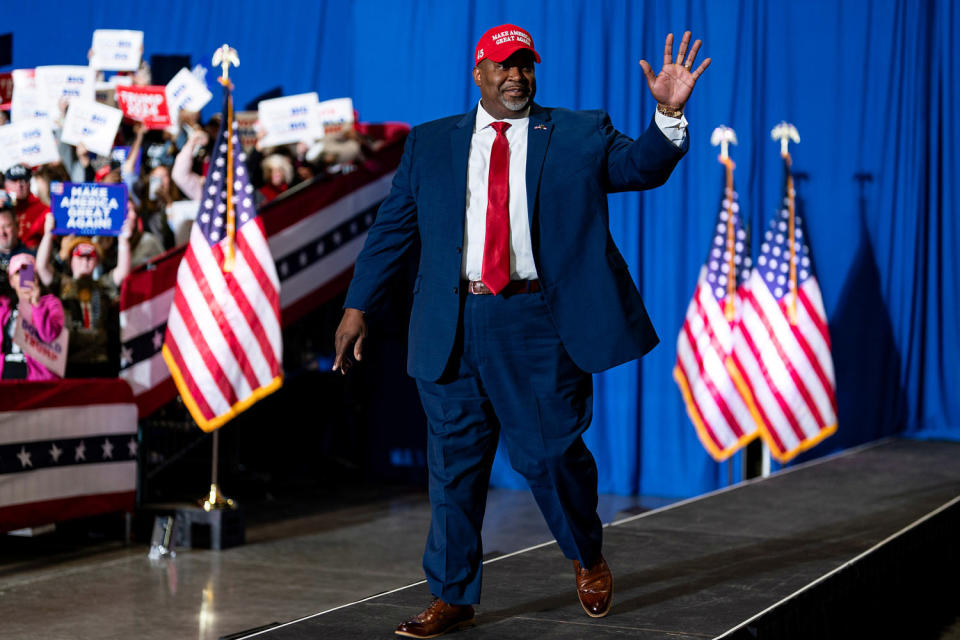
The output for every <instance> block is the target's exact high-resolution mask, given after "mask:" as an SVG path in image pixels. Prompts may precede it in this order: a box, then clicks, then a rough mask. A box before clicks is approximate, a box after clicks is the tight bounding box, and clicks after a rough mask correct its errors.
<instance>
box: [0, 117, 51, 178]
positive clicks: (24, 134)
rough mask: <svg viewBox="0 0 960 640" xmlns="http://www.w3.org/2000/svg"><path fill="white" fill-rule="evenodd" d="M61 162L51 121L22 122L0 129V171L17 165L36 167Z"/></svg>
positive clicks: (34, 120) (33, 120)
mask: <svg viewBox="0 0 960 640" xmlns="http://www.w3.org/2000/svg"><path fill="white" fill-rule="evenodd" d="M59 160H60V153H59V152H58V150H57V141H56V139H54V137H53V125H52V124H51V122H50V121H49V120H46V119H37V118H34V119H32V120H20V121H18V122H15V123H13V124H8V125H5V126H2V127H0V171H5V170H6V169H7V168H8V167H10V166H12V165H15V164H23V165H26V166H28V167H36V166H39V165H41V164H47V163H48V162H58V161H59Z"/></svg>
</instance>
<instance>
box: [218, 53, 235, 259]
mask: <svg viewBox="0 0 960 640" xmlns="http://www.w3.org/2000/svg"><path fill="white" fill-rule="evenodd" d="M231 64H232V65H233V66H235V67H239V66H240V58H239V57H237V51H236V49H233V48H232V47H230V45H228V44H224V45H223V46H222V47H220V48H219V49H217V50H216V51H215V52H214V54H213V65H214V66H220V68H221V70H222V73H221V75H220V77H219V78H218V79H217V80H218V81H219V82H220V84H221V85H223V88H224V91H226V92H227V113H226V118H227V122H226V126H225V127H224V131H226V132H227V203H226V204H227V238H226V240H227V242H226V251H225V252H224V256H223V271H224V272H225V273H230V272H231V271H233V266H234V261H235V259H236V258H235V256H236V243H235V242H234V240H235V236H236V232H237V221H236V212H235V211H234V207H233V93H232V92H231V91H230V90H231V89H232V88H233V83H231V82H230V65H231Z"/></svg>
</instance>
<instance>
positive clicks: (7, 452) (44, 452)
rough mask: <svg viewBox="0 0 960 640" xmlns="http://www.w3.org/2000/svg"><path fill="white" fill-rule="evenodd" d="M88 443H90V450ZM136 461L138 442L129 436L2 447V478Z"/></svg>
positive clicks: (0, 461) (72, 439)
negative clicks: (35, 472) (25, 473)
mask: <svg viewBox="0 0 960 640" xmlns="http://www.w3.org/2000/svg"><path fill="white" fill-rule="evenodd" d="M88 442H89V443H91V446H90V447H89V448H88V446H87V443H88ZM136 459H137V441H136V439H135V437H134V436H133V435H129V434H116V435H109V436H99V437H97V438H69V437H63V438H57V439H54V440H37V441H33V442H17V443H11V444H0V476H3V475H6V474H14V473H20V472H27V471H38V470H42V469H51V468H55V467H76V466H78V465H87V464H102V463H104V462H124V461H130V460H134V461H135V460H136Z"/></svg>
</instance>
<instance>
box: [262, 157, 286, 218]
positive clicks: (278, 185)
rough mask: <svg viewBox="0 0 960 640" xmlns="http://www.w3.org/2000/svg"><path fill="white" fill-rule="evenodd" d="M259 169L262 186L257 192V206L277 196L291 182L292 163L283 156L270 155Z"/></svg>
mask: <svg viewBox="0 0 960 640" xmlns="http://www.w3.org/2000/svg"><path fill="white" fill-rule="evenodd" d="M260 168H261V169H262V170H263V186H262V187H260V189H259V190H258V191H257V193H258V194H259V198H258V202H257V205H258V206H259V205H260V204H262V203H264V202H270V201H271V200H273V199H274V198H276V197H277V196H279V195H280V194H281V193H283V192H284V191H286V190H287V189H289V188H290V185H291V183H292V182H293V163H292V162H291V161H290V158H288V157H287V156H285V155H282V154H280V153H271V154H270V155H268V156H267V157H266V158H264V159H263V162H261V163H260Z"/></svg>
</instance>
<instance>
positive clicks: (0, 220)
mask: <svg viewBox="0 0 960 640" xmlns="http://www.w3.org/2000/svg"><path fill="white" fill-rule="evenodd" d="M18 253H32V252H31V251H30V250H29V249H27V247H26V245H24V244H23V243H22V242H20V235H19V234H18V232H17V214H16V212H14V210H13V200H11V199H10V197H9V196H8V195H7V194H6V192H0V270H2V271H3V272H4V273H3V274H0V278H5V277H6V271H7V265H8V264H10V258H12V257H13V256H15V255H16V254H18Z"/></svg>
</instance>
